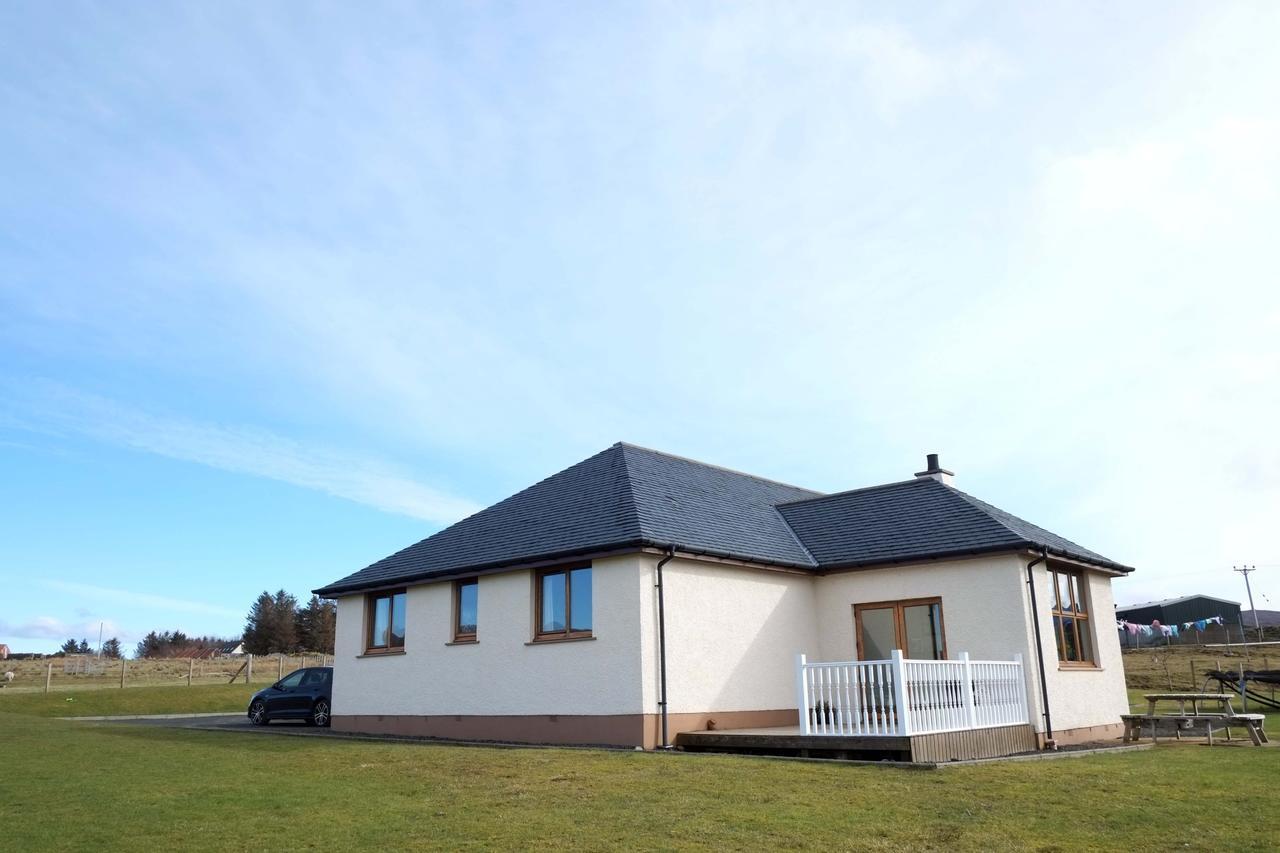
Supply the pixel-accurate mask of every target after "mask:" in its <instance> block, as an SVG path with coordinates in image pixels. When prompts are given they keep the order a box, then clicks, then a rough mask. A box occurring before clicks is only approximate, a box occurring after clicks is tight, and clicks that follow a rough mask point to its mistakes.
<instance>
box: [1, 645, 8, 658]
mask: <svg viewBox="0 0 1280 853" xmlns="http://www.w3.org/2000/svg"><path fill="white" fill-rule="evenodd" d="M8 659H9V647H8V646H6V645H5V644H4V643H0V660H8Z"/></svg>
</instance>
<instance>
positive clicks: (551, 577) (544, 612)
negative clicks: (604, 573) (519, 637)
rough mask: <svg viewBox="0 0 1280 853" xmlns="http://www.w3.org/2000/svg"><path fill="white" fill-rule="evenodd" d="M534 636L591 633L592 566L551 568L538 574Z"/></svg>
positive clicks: (575, 635) (549, 637)
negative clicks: (535, 629)
mask: <svg viewBox="0 0 1280 853" xmlns="http://www.w3.org/2000/svg"><path fill="white" fill-rule="evenodd" d="M536 589H537V602H536V603H535V613H536V618H537V631H535V632H534V636H535V639H539V640H553V639H568V638H571V637H590V636H591V567H590V566H585V567H583V568H578V569H551V570H549V571H545V572H539V573H538V576H537V587H536Z"/></svg>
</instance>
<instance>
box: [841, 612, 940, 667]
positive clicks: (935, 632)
mask: <svg viewBox="0 0 1280 853" xmlns="http://www.w3.org/2000/svg"><path fill="white" fill-rule="evenodd" d="M853 621H854V634H855V636H856V637H857V641H858V659H859V660H888V659H889V656H890V654H891V653H892V652H893V650H894V649H902V654H903V656H904V657H908V658H915V659H916V660H946V657H947V643H946V637H945V635H944V634H943V631H942V599H941V598H913V599H908V600H906V601H877V602H874V603H872V604H855V605H854V606H853Z"/></svg>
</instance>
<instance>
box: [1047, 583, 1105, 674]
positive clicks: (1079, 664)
mask: <svg viewBox="0 0 1280 853" xmlns="http://www.w3.org/2000/svg"><path fill="white" fill-rule="evenodd" d="M1047 574H1048V575H1049V595H1050V598H1049V620H1050V622H1051V623H1053V622H1055V621H1056V623H1057V624H1055V625H1054V626H1053V635H1054V646H1055V647H1056V651H1057V653H1058V668H1059V669H1097V668H1098V659H1097V652H1096V651H1095V649H1096V648H1097V645H1098V644H1097V643H1096V642H1094V636H1093V634H1092V633H1089V634H1088V636H1089V656H1088V659H1087V660H1065V659H1063V657H1062V655H1063V652H1064V650H1065V649H1066V643H1065V642H1064V641H1065V639H1066V628H1065V622H1066V620H1067V619H1070V620H1071V631H1072V633H1073V634H1074V635H1075V639H1076V649H1077V650H1079V649H1083V648H1084V645H1083V644H1082V643H1081V642H1080V634H1081V632H1089V631H1090V627H1091V626H1092V624H1093V619H1092V616H1091V614H1090V605H1089V595H1088V592H1087V591H1085V590H1084V587H1086V586H1087V585H1086V584H1085V577H1086V576H1085V573H1084V572H1082V571H1080V570H1079V569H1059V568H1055V567H1053V566H1048V567H1047ZM1058 575H1066V576H1067V577H1068V578H1070V581H1069V582H1068V583H1067V589H1068V590H1069V591H1070V594H1071V604H1072V606H1074V607H1075V608H1077V609H1075V610H1070V611H1066V610H1063V609H1062V602H1061V601H1060V600H1059V598H1058V589H1059V587H1058ZM1077 597H1083V598H1084V600H1083V601H1077V600H1076V599H1077ZM1081 607H1083V609H1079V608H1081ZM1081 622H1083V623H1084V625H1083V626H1082V625H1081V624H1080V623H1081ZM1082 656H1083V655H1082Z"/></svg>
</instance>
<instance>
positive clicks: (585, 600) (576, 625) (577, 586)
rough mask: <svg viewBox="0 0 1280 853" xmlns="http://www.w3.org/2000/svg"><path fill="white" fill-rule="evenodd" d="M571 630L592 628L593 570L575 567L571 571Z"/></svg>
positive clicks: (588, 629)
mask: <svg viewBox="0 0 1280 853" xmlns="http://www.w3.org/2000/svg"><path fill="white" fill-rule="evenodd" d="M569 595H570V596H572V597H571V598H570V600H569V618H570V619H572V620H573V623H572V624H571V625H570V626H569V630H570V631H590V630H591V570H590V569H574V570H573V571H572V572H570V573H569Z"/></svg>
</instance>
